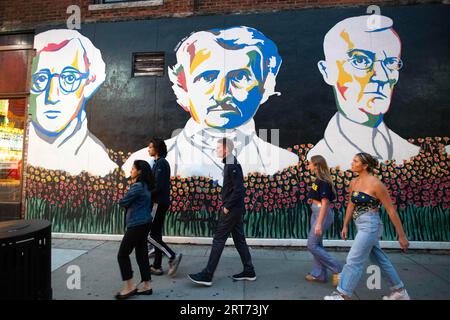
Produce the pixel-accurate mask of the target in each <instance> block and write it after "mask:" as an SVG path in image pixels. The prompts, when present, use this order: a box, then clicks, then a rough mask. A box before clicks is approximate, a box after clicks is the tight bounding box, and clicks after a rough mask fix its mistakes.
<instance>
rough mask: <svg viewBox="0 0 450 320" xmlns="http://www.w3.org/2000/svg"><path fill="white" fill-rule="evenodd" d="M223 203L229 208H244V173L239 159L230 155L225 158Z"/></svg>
mask: <svg viewBox="0 0 450 320" xmlns="http://www.w3.org/2000/svg"><path fill="white" fill-rule="evenodd" d="M223 163H225V166H224V168H223V187H222V203H223V207H224V208H227V209H228V210H232V209H243V208H244V197H245V187H244V174H243V173H242V167H241V165H240V164H239V163H238V161H237V159H236V158H235V157H234V156H232V155H230V156H228V157H227V158H224V159H223Z"/></svg>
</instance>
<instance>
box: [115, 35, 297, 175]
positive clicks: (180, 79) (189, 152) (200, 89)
mask: <svg viewBox="0 0 450 320" xmlns="http://www.w3.org/2000/svg"><path fill="white" fill-rule="evenodd" d="M177 48H178V49H177V51H176V57H177V63H176V65H174V66H173V67H169V78H170V80H171V82H172V84H173V86H172V89H173V91H174V93H175V95H176V97H177V102H178V104H179V105H180V106H181V107H182V108H183V110H184V111H186V112H189V113H190V116H191V118H190V119H189V121H188V122H187V123H186V125H185V127H184V129H183V130H182V131H181V132H180V133H178V134H177V135H176V136H175V137H173V138H171V139H168V140H166V144H167V148H168V155H167V157H166V159H167V160H168V161H169V163H170V166H171V171H172V175H174V176H181V177H189V176H204V177H208V178H211V179H212V180H216V181H218V183H219V184H221V183H222V179H223V166H224V164H223V163H222V160H221V159H218V158H217V156H216V154H215V148H216V145H217V140H218V139H219V138H220V137H225V136H226V137H228V138H230V139H233V141H234V143H235V152H236V154H235V156H236V157H237V159H238V161H239V162H240V163H241V165H242V169H243V172H244V174H249V173H251V172H259V173H262V174H269V175H271V174H274V173H275V172H277V171H281V170H282V169H284V168H287V167H289V166H295V165H296V164H297V163H298V160H299V159H298V156H297V155H296V154H294V153H292V152H290V151H287V150H285V149H282V148H279V147H278V146H276V145H273V144H270V143H268V142H266V141H265V140H267V137H266V139H265V140H264V139H261V138H260V137H258V135H257V133H256V130H255V122H254V120H253V116H254V115H255V113H256V112H257V111H258V109H259V107H260V105H261V104H263V103H264V102H266V101H267V99H268V98H269V97H270V96H272V95H274V94H279V93H278V92H275V84H276V77H277V74H278V71H279V69H280V66H281V61H282V60H281V57H280V56H279V54H278V49H277V46H276V45H275V43H273V41H272V40H270V39H269V38H267V37H266V36H265V35H263V34H262V33H261V32H259V31H258V30H256V29H253V28H249V27H244V26H241V27H233V28H228V29H212V30H207V31H199V32H195V33H193V34H191V35H190V36H189V37H188V38H187V39H184V40H183V41H182V42H181V43H180V44H179V45H178V46H177ZM265 108H270V107H269V106H266V107H265ZM262 112H263V111H262ZM135 159H147V160H150V159H149V155H148V152H147V147H145V148H143V149H141V150H139V151H137V152H136V153H134V154H132V155H131V157H130V158H129V159H128V161H127V162H126V163H125V164H124V166H123V168H124V170H125V173H127V174H128V173H129V171H130V169H131V166H132V164H133V161H134V160H135Z"/></svg>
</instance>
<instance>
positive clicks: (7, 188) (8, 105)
mask: <svg viewBox="0 0 450 320" xmlns="http://www.w3.org/2000/svg"><path fill="white" fill-rule="evenodd" d="M25 110H26V99H25V98H19V99H0V202H1V203H19V202H20V200H21V179H20V178H21V173H22V149H23V135H24V127H25Z"/></svg>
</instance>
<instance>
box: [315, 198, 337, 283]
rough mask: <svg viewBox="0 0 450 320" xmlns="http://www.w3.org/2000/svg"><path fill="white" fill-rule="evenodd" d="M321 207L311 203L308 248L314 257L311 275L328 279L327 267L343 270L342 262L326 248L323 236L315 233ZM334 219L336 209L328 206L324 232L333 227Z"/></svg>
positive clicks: (333, 270) (323, 227)
mask: <svg viewBox="0 0 450 320" xmlns="http://www.w3.org/2000/svg"><path fill="white" fill-rule="evenodd" d="M320 209H321V208H320V207H319V206H318V205H316V204H314V203H313V204H312V205H311V210H312V214H311V230H309V235H308V250H309V252H311V254H312V255H313V257H314V261H313V268H312V271H311V275H312V276H313V277H315V278H317V279H320V280H326V278H327V269H330V270H331V271H332V272H333V273H340V272H341V270H342V263H340V262H339V261H338V260H337V259H336V258H335V257H333V256H332V255H330V254H329V253H328V252H327V251H326V250H325V248H324V247H323V242H322V238H323V237H322V236H316V235H315V234H314V228H315V226H316V222H317V219H318V218H319V213H320ZM333 220H334V211H333V210H332V209H331V208H328V211H327V213H326V216H325V218H324V221H323V223H322V234H324V233H325V231H327V230H328V229H329V228H330V227H331V225H332V224H333Z"/></svg>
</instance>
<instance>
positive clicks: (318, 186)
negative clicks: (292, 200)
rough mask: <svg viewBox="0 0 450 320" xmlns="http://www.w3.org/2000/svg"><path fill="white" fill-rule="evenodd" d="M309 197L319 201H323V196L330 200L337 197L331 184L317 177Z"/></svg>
mask: <svg viewBox="0 0 450 320" xmlns="http://www.w3.org/2000/svg"><path fill="white" fill-rule="evenodd" d="M307 197H308V198H309V199H313V200H317V201H322V199H323V198H326V199H328V200H329V201H330V202H331V201H333V200H334V199H335V198H336V196H335V194H334V193H333V189H332V187H331V184H330V183H329V182H327V181H323V180H320V179H316V181H314V182H313V183H312V184H311V188H310V190H309V192H308V195H307Z"/></svg>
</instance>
